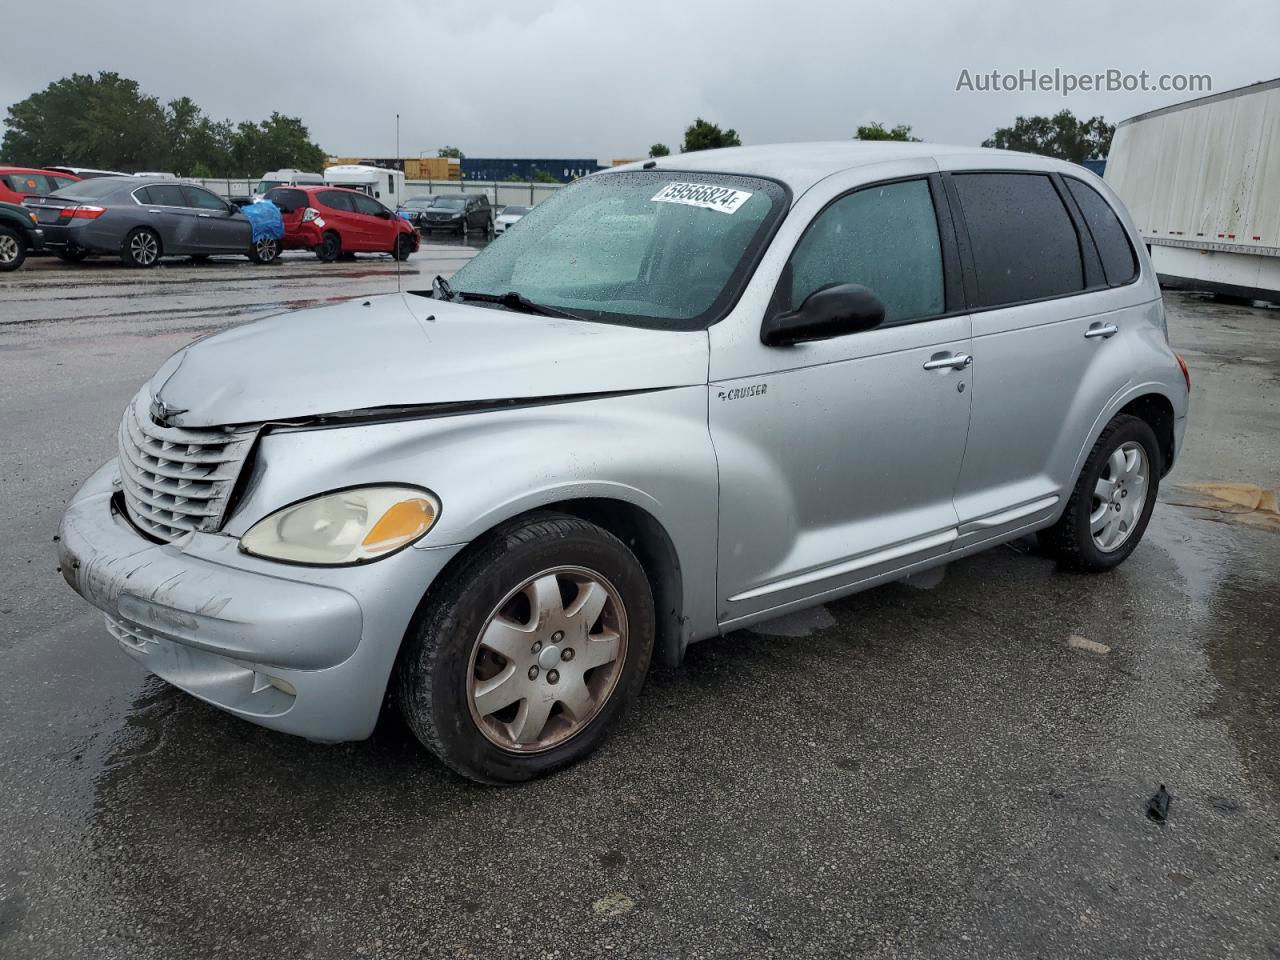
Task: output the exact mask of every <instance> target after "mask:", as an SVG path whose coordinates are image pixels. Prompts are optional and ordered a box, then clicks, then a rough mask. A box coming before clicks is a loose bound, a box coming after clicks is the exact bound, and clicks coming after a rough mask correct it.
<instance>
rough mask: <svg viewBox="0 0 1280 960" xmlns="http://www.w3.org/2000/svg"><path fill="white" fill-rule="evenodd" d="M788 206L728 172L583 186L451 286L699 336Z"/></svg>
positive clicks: (620, 177) (539, 213) (542, 207)
mask: <svg viewBox="0 0 1280 960" xmlns="http://www.w3.org/2000/svg"><path fill="white" fill-rule="evenodd" d="M786 199H787V197H786V191H785V189H784V188H783V187H782V186H780V185H779V184H777V183H774V182H772V181H769V180H759V179H756V178H753V177H738V176H730V175H728V174H695V173H676V172H672V173H666V172H662V173H659V172H657V171H653V172H628V173H610V174H602V175H598V176H593V177H587V178H584V179H582V180H579V181H577V182H576V183H573V184H571V185H569V186H567V187H565V188H563V189H562V190H559V191H557V192H556V194H555V195H554V196H553V197H551V198H550V199H548V200H546V201H544V202H543V203H540V204H538V205H537V206H536V207H535V208H533V209H532V210H530V211H529V213H528V215H527V216H525V218H524V219H523V220H522V221H521V223H520V229H519V230H517V231H516V232H514V233H512V234H510V235H508V236H505V237H504V238H503V240H502V242H501V243H495V244H493V245H492V246H490V247H487V248H486V249H484V250H482V251H481V252H480V253H479V254H478V255H477V256H476V257H475V259H473V260H472V261H471V262H470V263H468V264H467V265H466V266H465V267H463V268H462V269H461V270H460V271H458V273H457V274H456V275H455V276H454V277H453V278H452V280H451V281H450V283H451V284H452V286H453V289H454V290H457V291H466V292H473V293H485V294H494V295H501V294H503V293H506V292H508V291H511V290H514V291H517V292H519V293H520V294H522V295H523V296H525V297H527V298H528V299H530V300H532V301H534V302H535V303H540V304H545V305H547V306H551V307H557V308H560V309H563V310H567V311H570V312H572V313H574V314H577V315H579V316H586V317H588V318H590V319H593V320H602V321H606V322H610V323H623V324H628V325H631V326H643V327H656V328H659V329H667V330H700V329H704V328H705V327H707V326H709V325H710V324H712V323H714V322H715V321H716V320H718V319H719V318H720V316H721V315H723V313H724V311H725V310H727V309H728V307H729V305H730V304H732V302H733V301H734V300H735V299H736V298H737V295H738V292H739V291H740V290H741V288H742V285H743V284H744V283H745V281H746V275H747V272H748V269H749V267H750V264H751V262H752V261H753V259H754V257H755V255H756V253H758V252H759V250H760V248H761V247H762V245H763V244H764V242H765V241H766V240H767V238H768V236H769V234H770V232H771V230H772V227H773V226H774V225H775V224H776V222H777V221H778V219H780V218H781V216H782V214H783V212H784V211H785V207H786Z"/></svg>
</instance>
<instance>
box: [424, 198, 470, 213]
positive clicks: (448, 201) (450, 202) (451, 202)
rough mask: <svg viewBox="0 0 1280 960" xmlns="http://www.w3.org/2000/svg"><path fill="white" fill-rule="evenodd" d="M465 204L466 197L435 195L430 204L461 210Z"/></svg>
mask: <svg viewBox="0 0 1280 960" xmlns="http://www.w3.org/2000/svg"><path fill="white" fill-rule="evenodd" d="M466 205H467V198H466V197H436V198H435V199H434V200H432V201H431V206H433V207H444V208H445V209H446V210H461V209H462V208H463V207H465V206H466Z"/></svg>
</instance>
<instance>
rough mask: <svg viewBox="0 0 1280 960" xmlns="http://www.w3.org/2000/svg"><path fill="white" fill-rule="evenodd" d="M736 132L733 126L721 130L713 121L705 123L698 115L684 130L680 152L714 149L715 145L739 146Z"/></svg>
mask: <svg viewBox="0 0 1280 960" xmlns="http://www.w3.org/2000/svg"><path fill="white" fill-rule="evenodd" d="M740 146H742V141H741V140H739V139H738V132H737V131H736V130H734V129H733V128H730V129H728V130H721V129H720V128H719V127H717V126H716V125H715V124H714V123H707V121H705V120H703V119H702V118H701V117H698V119H697V120H695V121H694V122H693V123H691V124H689V126H688V127H687V128H686V129H685V131H684V143H683V144H681V146H680V152H681V153H692V152H693V151H695V150H714V149H716V148H717V147H740Z"/></svg>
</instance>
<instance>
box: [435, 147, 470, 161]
mask: <svg viewBox="0 0 1280 960" xmlns="http://www.w3.org/2000/svg"><path fill="white" fill-rule="evenodd" d="M436 156H437V157H452V158H453V159H454V160H465V159H467V155H466V154H465V153H463V152H462V151H461V150H459V149H458V148H457V147H441V148H440V149H439V150H437V151H436Z"/></svg>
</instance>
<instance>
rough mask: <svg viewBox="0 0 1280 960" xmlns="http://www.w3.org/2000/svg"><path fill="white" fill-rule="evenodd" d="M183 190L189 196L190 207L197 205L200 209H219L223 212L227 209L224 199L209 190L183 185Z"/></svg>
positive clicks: (188, 203) (188, 204)
mask: <svg viewBox="0 0 1280 960" xmlns="http://www.w3.org/2000/svg"><path fill="white" fill-rule="evenodd" d="M182 192H183V194H184V195H185V196H186V198H187V206H188V207H195V208H196V209H198V210H218V211H220V212H223V213H225V212H226V210H227V205H226V204H225V203H223V201H222V199H221V198H220V197H217V196H215V195H214V194H212V193H210V192H209V191H208V190H201V189H200V188H199V187H183V188H182Z"/></svg>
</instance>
